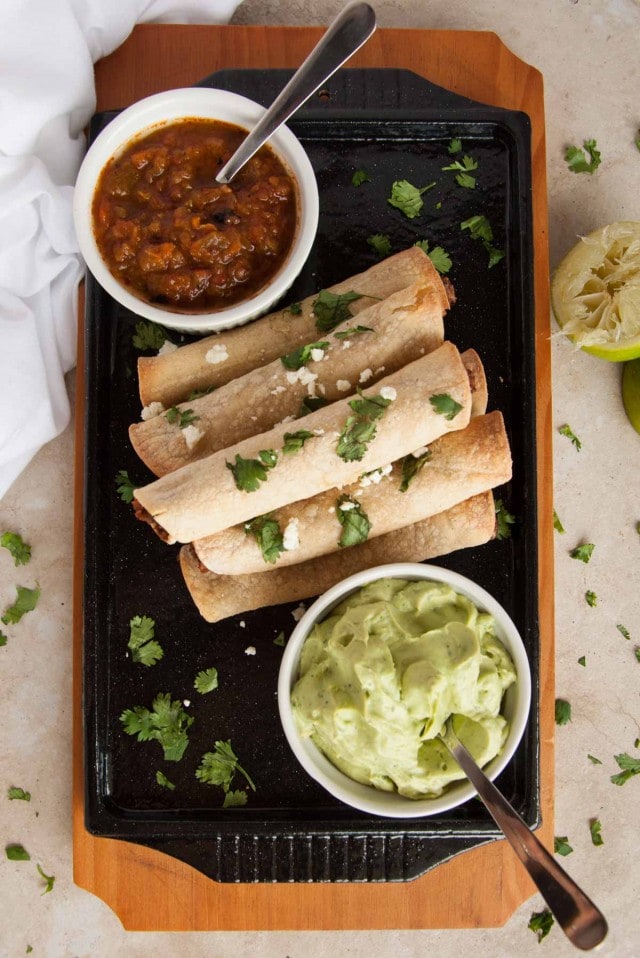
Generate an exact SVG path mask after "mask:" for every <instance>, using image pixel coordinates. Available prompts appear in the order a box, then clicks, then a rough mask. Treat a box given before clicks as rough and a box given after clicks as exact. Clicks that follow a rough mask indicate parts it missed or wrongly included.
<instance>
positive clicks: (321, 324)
mask: <svg viewBox="0 0 640 958" xmlns="http://www.w3.org/2000/svg"><path fill="white" fill-rule="evenodd" d="M357 299H362V293H354V291H353V290H348V291H347V292H346V293H331V292H329V290H328V289H323V290H321V291H320V292H319V293H318V295H317V297H316V298H315V299H314V301H313V303H312V306H311V308H312V310H313V315H314V316H315V318H316V329H317V330H318V331H319V332H321V333H330V332H331V330H332V329H335V327H336V326H339V325H340V323H343V322H344V321H345V319H350V318H351V310H350V309H349V304H350V303H355V301H356V300H357Z"/></svg>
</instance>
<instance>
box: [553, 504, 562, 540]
mask: <svg viewBox="0 0 640 958" xmlns="http://www.w3.org/2000/svg"><path fill="white" fill-rule="evenodd" d="M553 528H554V529H555V530H556V532H560V533H561V534H562V535H564V526H563V525H562V523H561V522H560V518H559V516H558V513H557V512H556V510H555V509H554V510H553Z"/></svg>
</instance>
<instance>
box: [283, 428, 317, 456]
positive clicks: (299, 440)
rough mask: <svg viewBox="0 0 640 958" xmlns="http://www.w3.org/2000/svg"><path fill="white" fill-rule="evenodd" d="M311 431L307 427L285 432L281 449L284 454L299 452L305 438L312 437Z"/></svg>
mask: <svg viewBox="0 0 640 958" xmlns="http://www.w3.org/2000/svg"><path fill="white" fill-rule="evenodd" d="M313 435H314V434H313V433H312V432H309V430H308V429H298V430H297V432H285V434H284V446H283V447H282V451H283V453H284V454H285V455H288V454H289V453H292V452H299V451H300V449H302V447H303V446H304V444H305V442H306V441H307V439H313Z"/></svg>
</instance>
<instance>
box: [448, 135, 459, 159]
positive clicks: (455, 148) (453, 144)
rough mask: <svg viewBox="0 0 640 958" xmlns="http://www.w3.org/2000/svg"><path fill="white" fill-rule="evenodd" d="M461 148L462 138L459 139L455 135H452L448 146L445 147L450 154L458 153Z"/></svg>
mask: <svg viewBox="0 0 640 958" xmlns="http://www.w3.org/2000/svg"><path fill="white" fill-rule="evenodd" d="M461 149H462V140H459V139H458V138H457V137H454V138H453V140H450V141H449V146H448V147H447V152H448V153H451V155H452V156H453V155H455V154H456V153H459V152H460V151H461Z"/></svg>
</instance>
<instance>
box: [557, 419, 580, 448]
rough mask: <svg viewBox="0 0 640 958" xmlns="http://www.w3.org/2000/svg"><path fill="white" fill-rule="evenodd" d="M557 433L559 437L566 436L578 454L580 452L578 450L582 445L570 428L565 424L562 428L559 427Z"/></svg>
mask: <svg viewBox="0 0 640 958" xmlns="http://www.w3.org/2000/svg"><path fill="white" fill-rule="evenodd" d="M558 432H559V433H560V435H561V436H566V437H567V438H568V439H570V440H571V443H572V445H574V446H575V447H576V449H577V450H578V452H580V450H581V449H582V443H581V442H580V440H579V439H578V437H577V436H576V434H575V433H574V432H573V430H572V428H571V426H569V425H568V424H566V423H565V425H564V426H560V428H559V429H558Z"/></svg>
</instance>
